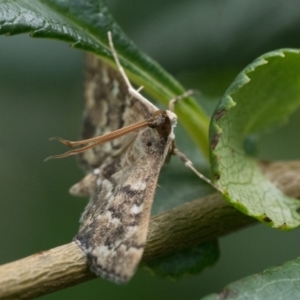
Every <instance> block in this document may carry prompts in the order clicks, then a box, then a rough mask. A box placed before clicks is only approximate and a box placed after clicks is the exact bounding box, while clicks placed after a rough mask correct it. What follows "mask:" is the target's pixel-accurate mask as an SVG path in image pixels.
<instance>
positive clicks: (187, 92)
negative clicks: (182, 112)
mask: <svg viewBox="0 0 300 300" xmlns="http://www.w3.org/2000/svg"><path fill="white" fill-rule="evenodd" d="M194 94H199V91H196V90H187V91H186V92H184V93H183V94H181V95H179V96H176V97H175V98H173V99H171V100H170V101H169V110H170V111H171V112H174V105H175V103H176V102H178V101H179V100H182V99H184V98H187V97H189V96H191V95H194Z"/></svg>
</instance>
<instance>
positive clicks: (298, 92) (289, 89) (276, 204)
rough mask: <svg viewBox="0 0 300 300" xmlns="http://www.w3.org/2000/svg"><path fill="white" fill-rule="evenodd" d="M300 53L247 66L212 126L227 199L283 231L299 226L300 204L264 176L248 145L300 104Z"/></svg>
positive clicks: (215, 162)
mask: <svg viewBox="0 0 300 300" xmlns="http://www.w3.org/2000/svg"><path fill="white" fill-rule="evenodd" d="M299 52H300V51H299V50H292V49H283V50H278V51H274V52H270V53H267V54H265V55H263V56H261V57H259V58H258V59H256V60H255V61H254V62H253V63H252V64H250V65H249V66H248V67H247V68H245V69H244V70H243V71H242V72H241V73H240V74H239V75H238V76H237V78H236V79H235V81H234V82H233V83H232V84H231V86H230V87H229V88H228V90H227V91H226V93H225V95H224V97H223V99H222V101H221V102H220V104H219V105H218V107H217V108H216V110H215V113H214V115H213V118H212V122H211V127H210V143H211V149H212V152H211V163H212V170H213V175H214V178H215V179H216V182H217V184H218V185H219V186H220V187H221V188H222V189H223V190H224V195H225V198H226V199H227V200H228V201H229V202H230V203H231V204H232V205H234V206H235V207H236V208H238V209H239V210H241V211H242V212H244V213H245V214H247V215H250V216H253V217H255V218H257V219H258V220H260V221H262V222H265V223H267V224H268V225H270V226H273V227H276V228H281V229H292V228H294V227H297V226H299V225H300V214H299V213H300V203H299V201H298V200H296V199H293V198H290V197H287V196H286V195H284V194H283V193H282V192H281V191H280V190H278V189H277V188H276V187H275V186H274V185H273V184H272V183H271V182H269V181H268V180H267V179H266V178H265V177H264V176H263V175H262V173H261V171H260V168H259V166H258V164H257V161H256V160H255V159H254V158H252V157H250V156H247V154H246V152H245V146H246V148H247V147H248V146H249V145H248V144H249V140H251V137H253V136H256V135H257V134H258V133H263V132H267V131H270V130H271V129H272V128H274V127H277V126H279V125H280V124H283V123H284V122H285V121H286V120H287V118H288V116H289V115H290V114H291V113H292V112H293V111H294V110H295V109H296V108H297V107H298V106H299V103H300V84H299V83H300V55H299ZM249 137H250V139H249ZM279 142H280V141H279ZM287 146H288V145H287Z"/></svg>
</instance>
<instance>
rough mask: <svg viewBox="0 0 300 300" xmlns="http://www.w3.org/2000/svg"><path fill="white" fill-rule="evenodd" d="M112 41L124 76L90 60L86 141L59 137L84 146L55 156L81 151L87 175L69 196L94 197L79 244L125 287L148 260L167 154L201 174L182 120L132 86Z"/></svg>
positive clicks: (100, 271) (94, 265) (95, 267)
mask: <svg viewBox="0 0 300 300" xmlns="http://www.w3.org/2000/svg"><path fill="white" fill-rule="evenodd" d="M109 38H110V45H111V50H112V53H113V55H114V58H115V61H116V63H117V65H118V68H119V71H116V70H114V69H113V68H111V67H110V66H108V65H107V64H105V63H104V62H102V61H100V60H99V59H98V58H97V57H95V56H92V55H88V59H87V71H86V82H85V109H84V113H83V133H82V137H83V139H84V140H83V141H79V142H70V141H67V140H63V139H61V138H55V139H58V140H59V141H61V142H62V143H64V144H66V145H68V146H71V147H73V146H81V148H78V149H76V150H71V151H69V152H67V153H65V154H63V155H56V156H52V157H50V158H62V157H66V156H69V155H74V154H78V153H80V161H81V163H82V164H83V165H84V166H85V167H86V169H87V170H88V174H87V175H86V177H85V178H84V179H83V180H82V181H80V182H79V183H77V184H75V185H74V186H73V187H71V189H70V192H71V194H73V195H77V196H90V197H91V198H90V202H89V204H88V205H87V207H86V209H85V211H84V213H83V215H82V217H81V220H80V223H81V225H80V229H79V232H78V234H77V235H76V236H75V237H74V241H75V242H76V243H77V245H78V246H79V247H80V248H81V249H82V250H83V251H84V253H85V254H86V255H87V257H88V259H89V261H90V263H91V270H92V271H93V272H94V273H95V274H96V275H98V276H101V277H103V278H106V279H109V280H111V281H114V282H116V283H125V282H127V281H128V280H129V279H130V278H131V277H132V276H133V275H134V273H135V271H136V268H137V266H138V264H139V262H140V260H141V258H142V255H143V251H144V247H145V243H146V239H147V231H148V225H149V218H150V211H151V206H152V201H153V197H154V193H155V189H156V185H157V179H158V176H159V173H160V169H161V167H162V165H163V163H164V162H165V160H166V157H167V156H169V155H171V154H177V155H179V157H180V158H181V159H182V160H183V161H184V163H185V164H186V165H187V166H189V167H190V168H192V169H193V170H194V171H195V172H196V173H197V175H198V176H200V177H201V178H203V176H202V175H201V174H199V173H198V172H197V171H196V170H195V169H194V168H193V166H192V164H191V162H190V161H189V160H188V159H187V158H186V157H185V156H184V155H183V154H182V153H181V152H179V151H178V150H177V149H176V148H175V147H174V138H175V135H174V132H173V129H174V127H175V126H176V122H177V116H176V115H175V114H174V113H173V112H172V111H170V110H166V111H160V110H159V109H158V108H157V107H156V106H154V105H153V104H152V103H150V102H149V101H148V100H147V99H145V98H144V97H143V96H142V95H141V94H140V93H139V91H138V90H135V89H133V88H132V86H131V84H130V82H129V80H128V78H127V76H126V74H125V72H124V71H123V68H122V66H121V65H120V63H119V60H118V57H117V54H116V52H115V50H114V47H113V44H112V39H111V36H110V33H109ZM189 94H190V92H187V93H185V94H184V95H183V96H187V95H189ZM180 98H181V97H180ZM176 100H178V98H176V99H174V101H172V102H171V105H170V107H172V105H173V104H174V102H175V101H176ZM203 179H204V180H206V181H208V182H209V183H210V184H212V183H211V181H210V180H209V179H206V178H203Z"/></svg>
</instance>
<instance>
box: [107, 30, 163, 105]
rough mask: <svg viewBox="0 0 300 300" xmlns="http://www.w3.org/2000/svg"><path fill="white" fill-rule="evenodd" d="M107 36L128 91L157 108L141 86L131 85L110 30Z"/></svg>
mask: <svg viewBox="0 0 300 300" xmlns="http://www.w3.org/2000/svg"><path fill="white" fill-rule="evenodd" d="M107 36H108V42H109V46H110V50H111V53H112V55H113V57H114V60H115V62H116V64H117V67H118V69H119V71H120V73H121V75H122V77H123V79H124V80H125V83H126V85H127V88H128V93H129V94H130V95H131V96H132V97H134V98H136V99H138V100H140V101H141V102H143V103H144V104H145V105H147V106H149V105H151V106H152V108H153V109H155V110H157V107H156V106H155V105H153V104H152V103H151V102H150V101H149V100H148V99H147V98H145V97H144V96H143V95H142V94H140V90H141V89H140V88H139V89H138V90H136V89H134V88H133V87H132V85H131V83H130V81H129V79H128V77H127V75H126V73H125V71H124V69H123V67H122V65H121V63H120V61H119V57H118V54H117V51H116V49H115V46H114V43H113V40H112V35H111V32H110V31H108V32H107Z"/></svg>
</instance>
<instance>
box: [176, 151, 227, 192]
mask: <svg viewBox="0 0 300 300" xmlns="http://www.w3.org/2000/svg"><path fill="white" fill-rule="evenodd" d="M172 152H173V154H175V155H177V156H178V157H179V158H180V160H181V161H182V162H183V163H184V164H185V165H186V167H188V168H190V169H191V170H192V171H193V172H194V173H195V174H196V175H197V176H198V177H200V178H201V179H202V180H204V181H206V182H207V183H208V184H210V185H211V186H212V187H213V188H215V189H216V190H217V191H219V192H220V193H222V194H223V193H224V191H223V190H222V189H221V188H220V187H219V186H217V185H215V184H214V183H213V182H212V181H211V180H210V179H209V178H207V177H205V176H204V175H203V174H201V173H200V172H199V171H198V170H197V169H196V168H195V167H194V166H193V163H192V162H191V161H190V160H189V159H188V158H187V157H186V156H185V154H183V153H182V152H181V151H179V150H178V149H177V148H173V149H172Z"/></svg>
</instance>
